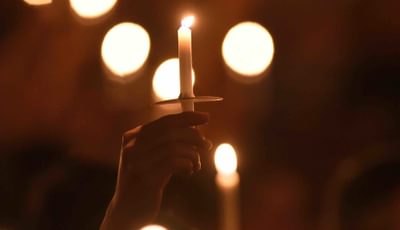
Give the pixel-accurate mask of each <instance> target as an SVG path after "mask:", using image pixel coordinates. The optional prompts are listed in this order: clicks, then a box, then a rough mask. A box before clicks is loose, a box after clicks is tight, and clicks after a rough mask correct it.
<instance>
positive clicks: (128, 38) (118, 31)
mask: <svg viewBox="0 0 400 230" xmlns="http://www.w3.org/2000/svg"><path fill="white" fill-rule="evenodd" d="M149 52H150V36H149V34H148V33H147V31H146V30H145V29H144V28H143V27H141V26H140V25H137V24H134V23H130V22H123V23H120V24H118V25H116V26H114V27H113V28H111V29H110V30H109V31H108V32H107V34H106V36H105V37H104V40H103V43H102V46H101V57H102V59H103V62H104V64H105V65H106V67H107V68H108V69H109V70H110V71H111V72H112V73H113V74H115V75H116V76H119V77H126V76H129V75H131V74H133V73H135V72H136V71H138V70H139V69H140V68H141V67H142V66H143V64H144V63H145V62H146V60H147V58H148V56H149Z"/></svg>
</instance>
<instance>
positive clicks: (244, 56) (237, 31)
mask: <svg viewBox="0 0 400 230" xmlns="http://www.w3.org/2000/svg"><path fill="white" fill-rule="evenodd" d="M222 56H223V58H224V60H225V63H226V64H227V65H228V67H229V68H230V69H232V70H233V71H234V72H236V73H238V74H240V75H244V76H248V77H254V76H258V75H260V74H262V73H263V72H264V71H265V70H266V69H267V68H268V66H269V65H270V64H271V62H272V58H273V56H274V42H273V39H272V36H271V34H270V33H269V32H268V31H267V30H266V29H265V28H264V27H263V26H261V25H260V24H258V23H255V22H242V23H239V24H237V25H236V26H234V27H232V28H231V29H230V30H229V32H228V33H227V34H226V36H225V38H224V42H223V45H222Z"/></svg>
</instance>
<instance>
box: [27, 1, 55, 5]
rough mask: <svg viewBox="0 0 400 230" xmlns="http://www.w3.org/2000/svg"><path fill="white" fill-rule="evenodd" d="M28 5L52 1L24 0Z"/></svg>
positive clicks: (45, 3)
mask: <svg viewBox="0 0 400 230" xmlns="http://www.w3.org/2000/svg"><path fill="white" fill-rule="evenodd" d="M24 2H25V3H27V4H28V5H33V6H41V5H47V4H50V3H52V0H24Z"/></svg>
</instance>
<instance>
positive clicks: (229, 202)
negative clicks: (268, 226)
mask: <svg viewBox="0 0 400 230" xmlns="http://www.w3.org/2000/svg"><path fill="white" fill-rule="evenodd" d="M214 161H215V166H216V168H217V175H216V178H215V182H216V184H217V187H218V190H219V193H220V195H221V206H220V208H221V215H220V218H221V222H220V229H221V230H239V229H240V216H239V180H240V179H239V174H238V173H237V172H236V168H237V159H236V153H235V150H234V148H233V147H232V146H231V145H229V144H221V145H220V146H218V148H217V149H216V151H215V156H214Z"/></svg>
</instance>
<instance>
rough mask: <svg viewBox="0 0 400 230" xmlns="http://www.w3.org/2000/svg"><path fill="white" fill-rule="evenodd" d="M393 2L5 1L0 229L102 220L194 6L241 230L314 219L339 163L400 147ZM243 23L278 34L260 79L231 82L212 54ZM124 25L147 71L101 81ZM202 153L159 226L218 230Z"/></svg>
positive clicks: (196, 40)
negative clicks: (107, 50) (93, 18)
mask: <svg viewBox="0 0 400 230" xmlns="http://www.w3.org/2000/svg"><path fill="white" fill-rule="evenodd" d="M399 9H400V3H399V2H398V1H394V0H393V1H390V0H384V1H356V0H354V1H345V0H340V1H314V0H303V1H298V0H297V1H296V0H252V1H248V0H234V1H228V0H212V1H211V0H203V1H196V0H194V1H178V0H172V1H153V0H147V1H129V0H120V1H119V3H117V5H116V7H115V9H114V10H113V12H112V13H111V14H110V15H107V17H105V18H103V19H102V20H101V21H99V22H96V23H89V24H88V23H82V21H81V20H77V17H76V16H75V15H74V14H73V13H72V11H71V9H70V6H69V4H68V2H67V1H61V0H55V2H53V3H52V4H50V5H46V6H41V7H32V6H29V5H27V4H25V3H24V2H23V1H16V0H5V1H4V0H2V1H1V2H0V73H1V74H0V79H1V83H0V108H1V112H0V144H1V146H0V148H1V155H0V157H1V159H0V160H1V161H0V164H1V169H0V170H1V175H0V178H1V193H2V194H1V197H0V199H1V200H0V215H1V217H0V227H1V226H10V228H11V226H18V227H17V228H27V229H30V228H32V229H35V228H38V229H96V227H97V226H98V225H99V223H100V221H101V218H102V216H103V214H104V211H105V208H106V206H107V202H108V201H109V199H110V198H111V196H112V191H113V186H114V181H115V176H116V168H117V161H118V156H119V147H120V140H121V134H122V133H123V132H124V131H126V130H128V129H130V128H133V127H134V126H136V125H138V124H141V123H143V122H147V121H150V120H152V119H154V117H156V116H159V115H160V114H162V111H161V110H160V109H159V108H157V107H154V106H153V101H152V97H151V79H152V76H153V74H154V71H155V69H156V67H157V66H158V65H159V64H160V63H161V62H162V61H164V60H165V59H166V58H170V57H175V56H176V55H177V47H176V44H177V39H176V29H177V27H178V26H177V25H178V24H179V20H180V18H181V16H182V15H183V13H184V12H188V11H190V12H193V13H194V14H195V15H196V17H197V22H196V27H195V29H194V31H193V52H194V53H193V55H194V56H193V60H194V68H195V70H196V75H197V80H196V86H195V92H196V94H197V95H215V96H221V97H223V98H224V101H223V102H221V103H214V104H204V105H200V106H198V110H200V111H207V112H209V113H210V114H211V121H210V123H209V124H208V125H207V126H206V127H203V128H202V130H203V131H204V133H205V134H206V136H208V137H209V138H210V139H211V140H212V141H213V142H214V145H215V146H216V145H218V144H220V143H222V142H229V143H231V144H233V145H234V146H235V148H236V150H237V151H238V155H239V172H240V173H241V182H242V183H241V190H242V193H241V198H242V199H241V202H242V218H243V219H242V223H243V228H244V229H263V227H261V226H269V229H282V230H284V229H311V228H313V227H315V226H317V225H318V224H317V223H318V222H319V217H320V215H321V212H322V209H323V208H322V206H323V205H322V204H323V203H324V198H323V197H324V194H325V192H324V191H326V190H327V187H329V186H328V185H329V181H331V178H332V176H333V175H334V172H335V170H336V168H337V167H338V165H339V164H340V162H342V161H343V160H345V159H348V158H349V157H350V156H353V155H360V154H361V155H363V154H364V153H366V152H368V154H369V153H370V152H373V153H371V154H372V155H380V153H381V152H387V151H391V152H395V151H396V150H397V144H396V143H397V139H398V131H399V129H398V122H399V118H398V116H397V115H398V108H397V107H398V100H397V99H398V98H399V95H398V94H399V92H398V91H400V90H399V86H400V84H399V79H398V77H399V74H398V73H399V71H398V62H399V60H400V59H399V58H398V57H399V55H398V54H399V48H400V46H399V44H400V43H399V41H400V30H399V28H400V27H399V26H400V14H399V13H398V12H399ZM248 20H250V21H256V22H258V23H260V24H262V25H263V26H264V27H266V28H267V29H268V30H269V32H270V33H271V35H272V37H273V39H274V42H275V56H274V60H273V63H272V65H271V67H270V69H269V71H268V74H267V75H266V76H265V77H264V78H263V79H262V80H261V81H259V82H257V83H254V84H243V83H240V82H238V81H236V80H234V79H232V78H231V77H230V76H229V74H228V73H227V71H226V67H225V66H224V62H223V59H222V55H221V51H220V50H221V45H222V41H223V38H224V36H225V34H226V33H227V31H228V30H229V29H230V28H231V27H232V26H234V25H235V24H237V23H239V22H241V21H248ZM123 21H132V22H135V23H138V24H140V25H142V26H143V27H144V28H146V30H147V31H148V32H149V34H150V37H151V41H152V47H151V53H150V56H149V59H148V61H147V65H146V66H145V67H144V69H143V71H142V72H141V73H140V76H137V79H135V80H133V81H131V82H127V83H125V84H122V83H117V82H114V81H111V80H109V79H108V78H107V77H106V74H105V73H104V71H103V66H102V61H101V58H100V46H101V42H102V39H103V37H104V35H105V33H106V32H107V31H108V29H109V28H111V27H112V26H113V25H114V24H116V23H119V22H123ZM212 160H213V159H212V156H203V170H202V171H201V172H200V173H198V174H197V175H195V176H193V178H191V179H188V178H181V177H178V178H175V179H174V180H173V181H172V182H171V184H170V186H169V187H168V189H167V191H166V199H165V202H164V205H163V209H162V212H161V214H160V220H159V222H162V223H164V224H165V225H168V226H171V229H191V228H194V229H216V227H217V225H218V217H217V216H218V204H219V203H218V202H219V201H218V195H217V190H216V187H215V183H214V176H215V169H214V164H213V161H212ZM35 226H38V227H35ZM11 229H12V228H11Z"/></svg>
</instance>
